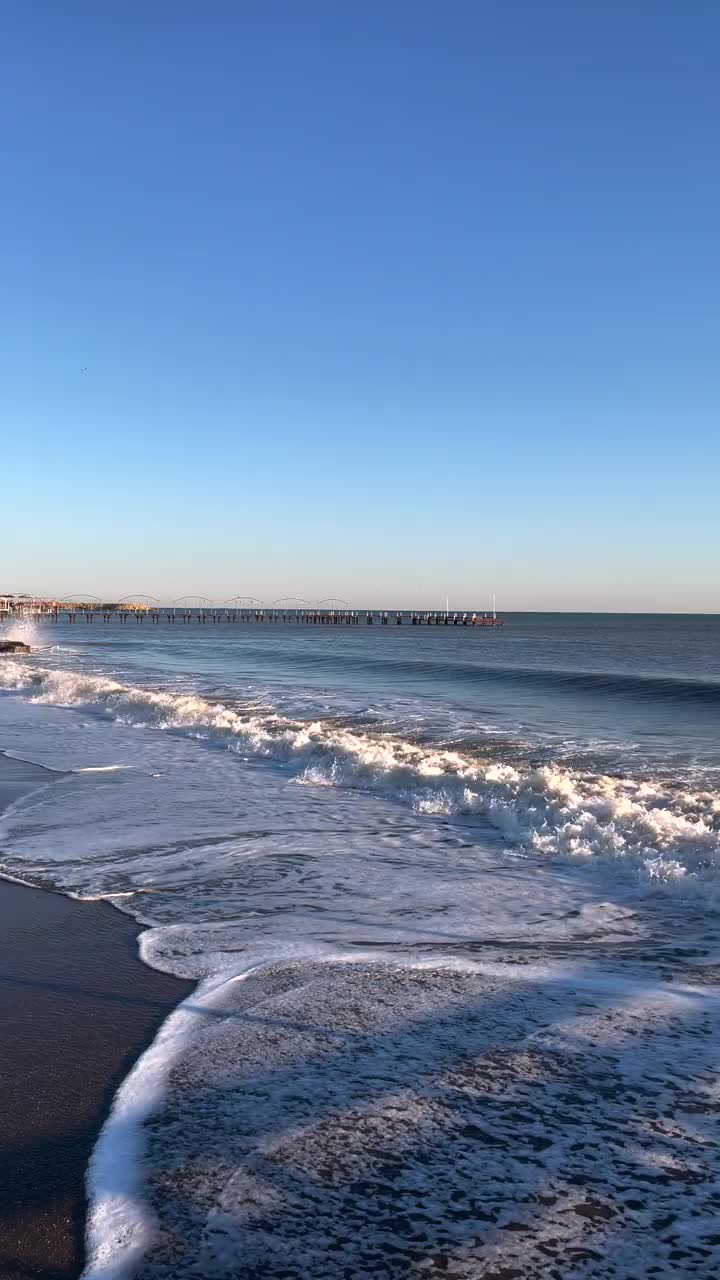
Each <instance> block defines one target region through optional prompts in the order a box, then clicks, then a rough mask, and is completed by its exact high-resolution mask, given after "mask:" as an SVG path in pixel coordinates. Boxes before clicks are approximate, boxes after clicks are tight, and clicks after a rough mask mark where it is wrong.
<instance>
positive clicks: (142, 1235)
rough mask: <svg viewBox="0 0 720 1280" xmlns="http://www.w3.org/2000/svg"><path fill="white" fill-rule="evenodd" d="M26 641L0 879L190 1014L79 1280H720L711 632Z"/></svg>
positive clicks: (144, 1097)
mask: <svg viewBox="0 0 720 1280" xmlns="http://www.w3.org/2000/svg"><path fill="white" fill-rule="evenodd" d="M6 633H7V629H6ZM31 638H32V643H33V653H32V654H31V656H29V657H19V658H17V659H15V658H10V659H5V660H3V662H2V666H1V667H0V682H1V683H2V696H1V697H0V747H2V748H4V749H5V750H7V751H8V752H10V753H11V754H14V755H17V756H21V757H23V758H26V759H30V760H34V761H36V762H38V763H40V764H44V765H47V766H49V767H50V768H51V769H53V770H55V771H56V772H55V774H54V775H53V777H52V781H51V782H50V783H49V784H48V785H46V786H45V787H43V788H41V789H40V790H38V791H37V792H35V793H33V794H32V795H30V796H28V797H26V798H25V799H24V800H23V801H21V802H20V803H19V804H17V805H15V806H14V807H13V808H12V809H11V810H10V811H8V812H7V813H6V814H5V815H4V817H3V819H2V822H1V824H0V862H1V863H2V870H3V872H4V873H5V874H6V875H11V876H14V877H17V878H20V879H24V880H27V881H30V882H32V883H40V884H47V885H51V886H52V887H54V888H56V889H60V890H62V891H64V892H67V893H70V894H73V895H75V896H77V897H80V898H100V897H105V898H108V899H109V900H111V901H112V902H114V903H115V904H116V905H117V906H118V908H119V909H121V910H124V911H127V912H130V913H131V914H132V915H134V916H135V917H136V918H137V919H138V920H139V921H141V922H142V923H143V924H144V925H146V926H147V927H146V931H145V932H144V934H143V935H142V938H141V947H142V954H143V958H144V959H145V960H146V961H147V962H148V963H149V964H152V965H156V966H158V967H160V968H164V969H167V970H169V971H171V972H174V973H177V974H180V975H183V976H187V977H191V978H194V979H197V980H198V983H199V987H198V989H197V992H196V994H195V995H194V996H192V997H191V998H190V999H189V1000H188V1001H186V1002H185V1004H184V1005H183V1006H181V1007H180V1009H179V1010H178V1011H177V1012H176V1013H175V1014H174V1015H173V1016H172V1017H171V1018H170V1019H169V1021H168V1022H167V1023H166V1025H165V1027H164V1028H163V1030H162V1032H161V1034H160V1036H159V1037H158V1040H157V1041H156V1043H155V1045H154V1046H153V1047H152V1048H151V1049H150V1050H149V1051H148V1053H147V1054H146V1055H145V1057H144V1058H143V1059H141V1061H140V1063H139V1064H138V1065H137V1067H136V1068H135V1070H134V1071H133V1073H132V1074H131V1076H130V1077H129V1078H128V1080H126V1082H125V1083H124V1085H123V1087H122V1088H121V1090H120V1092H119V1094H118V1097H117V1099H116V1102H115V1106H114V1109H113V1113H112V1115H111V1117H110V1119H109V1121H108V1123H107V1125H106V1127H105V1130H104V1132H103V1135H102V1137H101V1139H100V1142H99V1144H98V1147H97V1150H96V1153H95V1157H94V1160H93V1164H92V1167H91V1170H90V1173H89V1190H90V1194H91V1212H90V1222H89V1262H88V1268H87V1276H88V1277H91V1276H92V1277H98V1278H99V1277H103V1278H104V1280H110V1277H118V1278H119V1277H125V1276H127V1277H129V1276H141V1277H143V1278H145V1280H156V1278H158V1277H167V1278H168V1280H169V1277H178V1280H182V1278H183V1277H198V1280H199V1278H200V1277H206V1276H208V1277H210V1276H215V1277H230V1276H233V1277H242V1278H246V1277H247V1278H249V1277H259V1276H263V1277H269V1278H270V1280H272V1278H273V1277H281V1276H282V1277H285V1278H286V1280H287V1278H289V1277H298V1280H300V1277H313V1280H318V1278H320V1277H327V1280H334V1278H335V1277H343V1278H344V1280H360V1278H361V1277H366V1276H367V1277H370V1276H387V1277H392V1278H393V1280H394V1278H395V1277H397V1278H398V1280H399V1278H400V1277H403V1278H404V1277H411V1276H412V1277H415V1276H435V1275H437V1276H440V1275H442V1276H457V1277H463V1278H465V1277H467V1278H469V1280H474V1278H475V1277H483V1276H488V1277H490V1276H495V1277H497V1276H500V1275H503V1276H512V1275H523V1276H534V1275H538V1276H540V1275H553V1276H566V1275H567V1276H569V1275H573V1276H580V1277H582V1276H602V1277H611V1276H612V1277H621V1276H628V1275H637V1276H640V1275H646V1274H652V1275H657V1276H664V1275H667V1276H672V1275H678V1274H683V1275H691V1274H692V1275H708V1276H709V1275H711V1274H713V1273H715V1272H716V1271H717V1268H718V1266H719V1265H720V1233H719V1232H718V1229H717V1215H718V1210H720V1167H719V1166H718V1157H717V1154H716V1153H717V1149H718V1148H717V1146H716V1145H715V1140H716V1138H717V1136H718V1135H717V1123H718V1114H719V1112H720V1108H718V1096H717V1093H718V1084H717V1032H718V1014H719V1013H720V1003H719V1000H718V997H719V995H720V988H719V987H718V975H719V972H720V970H719V962H720V732H719V730H720V617H715V616H707V617H681V616H675V617H661V616H637V617H631V616H601V615H552V614H548V615H539V614H535V615H519V614H517V615H512V616H510V617H509V619H508V622H507V625H506V626H505V627H503V628H502V629H497V630H490V629H471V628H452V627H451V628H444V627H440V628H424V627H423V628H415V627H410V626H407V625H406V626H402V627H395V626H391V627H388V628H378V627H373V628H366V627H354V628H344V627H342V628H340V627H334V628H329V627H307V626H293V625H287V626H286V625H278V624H274V625H256V624H254V623H250V624H236V625H233V624H231V623H220V624H217V625H213V624H207V625H205V626H200V625H196V624H194V623H193V624H190V625H181V624H175V625H174V626H170V625H166V624H163V625H160V626H152V625H151V624H150V623H149V622H147V623H145V624H142V625H139V624H136V623H133V622H132V621H131V622H129V623H128V624H127V625H125V626H121V625H120V624H119V623H117V622H114V623H112V624H110V625H109V626H105V625H103V624H101V623H98V621H97V620H96V621H95V622H94V623H93V624H92V625H87V624H83V623H77V624H75V625H74V626H70V625H68V624H66V623H61V624H59V625H53V624H50V623H46V624H38V625H37V626H36V628H35V631H34V634H33V635H32V637H31Z"/></svg>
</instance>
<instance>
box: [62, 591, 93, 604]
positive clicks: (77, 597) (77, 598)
mask: <svg viewBox="0 0 720 1280" xmlns="http://www.w3.org/2000/svg"><path fill="white" fill-rule="evenodd" d="M59 599H60V600H61V601H62V603H63V604H81V603H82V604H85V602H86V601H87V602H88V603H89V602H90V601H91V600H92V601H93V603H95V604H102V596H94V595H93V593H92V591H72V592H71V593H70V595H62V596H60V597H59Z"/></svg>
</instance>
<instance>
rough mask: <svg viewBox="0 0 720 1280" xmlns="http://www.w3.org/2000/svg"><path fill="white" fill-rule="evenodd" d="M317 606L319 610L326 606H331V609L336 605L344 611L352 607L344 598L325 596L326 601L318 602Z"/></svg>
mask: <svg viewBox="0 0 720 1280" xmlns="http://www.w3.org/2000/svg"><path fill="white" fill-rule="evenodd" d="M315 604H316V608H318V609H321V608H322V606H323V605H324V604H327V605H329V606H330V608H331V609H332V608H334V607H335V606H336V605H337V606H339V607H340V608H342V609H349V608H350V607H351V606H350V601H349V600H343V598H342V596H325V598H324V600H316V602H315Z"/></svg>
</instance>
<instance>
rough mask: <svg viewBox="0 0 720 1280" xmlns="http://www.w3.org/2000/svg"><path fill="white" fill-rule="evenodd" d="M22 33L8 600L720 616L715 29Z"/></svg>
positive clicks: (5, 168)
mask: <svg viewBox="0 0 720 1280" xmlns="http://www.w3.org/2000/svg"><path fill="white" fill-rule="evenodd" d="M0 30H1V38H0V50H1V52H0V108H1V110H2V137H3V157H2V186H3V193H2V199H1V200H0V256H1V259H2V261H1V264H0V266H1V273H2V274H1V279H2V309H1V313H0V430H1V431H2V444H1V446H0V470H1V472H2V502H1V506H0V512H1V514H0V525H1V526H2V528H1V529H0V536H1V542H0V566H1V567H2V572H1V574H0V579H1V580H0V591H4V590H17V591H23V590H27V591H38V592H52V593H62V592H67V593H70V592H84V591H87V592H93V593H95V594H98V595H102V596H105V597H108V596H110V597H112V596H119V595H121V594H126V593H128V592H147V593H150V594H153V595H158V596H162V597H164V598H172V597H173V596H177V595H181V594H185V593H198V594H202V595H205V596H208V597H212V598H216V599H224V598H225V597H228V596H231V595H234V594H248V595H256V596H259V597H261V598H268V599H269V598H273V597H276V596H280V595H284V594H290V593H293V594H294V593H298V594H300V595H303V596H306V597H310V598H316V597H319V596H327V595H339V596H343V597H345V598H347V599H349V600H350V601H351V602H352V603H354V604H357V605H363V604H373V605H378V606H380V605H384V604H387V605H392V604H411V605H420V606H422V605H427V606H432V607H436V606H438V605H440V603H441V602H444V599H445V595H446V594H448V595H449V596H450V602H451V607H452V604H453V603H455V604H456V605H457V606H458V607H460V606H463V605H468V606H473V605H476V606H477V605H484V604H486V603H487V602H488V600H489V598H490V594H491V593H492V591H493V590H494V591H497V593H498V601H499V604H501V605H503V606H504V607H506V608H508V609H510V608H543V607H546V608H560V609H562V608H570V609H572V608H580V609H584V608H596V609H604V608H611V609H634V608H638V609H664V608H670V609H688V610H701V611H717V610H719V609H720V572H719V569H718V563H719V556H718V553H719V551H720V545H719V544H720V537H719V533H718V529H719V524H720V516H719V514H718V509H719V507H720V504H719V503H718V486H719V481H720V429H719V428H720V423H719V422H718V408H719V407H720V361H719V360H718V354H719V353H718V339H719V335H720V323H719V322H720V287H719V286H720V271H719V269H718V268H719V266H720V249H719V244H720V199H719V196H720V147H719V144H718V122H719V120H720V83H719V77H718V60H719V58H720V5H718V3H717V0H688V3H681V0H587V2H586V3H578V2H577V0H543V2H542V3H538V0H497V2H496V0H447V2H446V3H442V2H441V0H432V2H428V0H346V2H342V0H340V2H339V0H302V2H298V0H208V3H205V4H200V3H198V0H191V2H188V0H142V2H141V0H122V3H120V2H119V0H102V3H98V2H97V0H84V2H80V0H63V3H58V2H57V0H30V2H28V0H5V2H4V3H3V5H2V7H1V9H0Z"/></svg>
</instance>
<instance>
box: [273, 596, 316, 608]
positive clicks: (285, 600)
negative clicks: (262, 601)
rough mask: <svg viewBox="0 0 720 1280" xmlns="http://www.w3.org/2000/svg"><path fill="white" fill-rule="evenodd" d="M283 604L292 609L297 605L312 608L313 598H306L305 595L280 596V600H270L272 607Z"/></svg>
mask: <svg viewBox="0 0 720 1280" xmlns="http://www.w3.org/2000/svg"><path fill="white" fill-rule="evenodd" d="M283 604H284V605H288V606H289V607H290V608H292V609H294V608H295V607H296V606H297V605H305V606H306V607H307V608H308V609H311V608H312V600H305V599H304V597H303V596H280V598H279V599H278V600H271V601H270V608H271V609H275V608H276V607H277V606H278V605H283Z"/></svg>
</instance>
